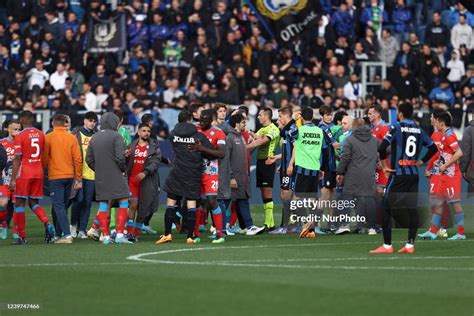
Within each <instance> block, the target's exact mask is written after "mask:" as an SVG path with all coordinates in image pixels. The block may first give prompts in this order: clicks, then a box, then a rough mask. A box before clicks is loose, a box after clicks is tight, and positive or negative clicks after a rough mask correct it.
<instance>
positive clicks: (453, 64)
mask: <svg viewBox="0 0 474 316" xmlns="http://www.w3.org/2000/svg"><path fill="white" fill-rule="evenodd" d="M452 54H456V57H454V59H451V60H450V61H448V65H447V66H446V68H448V69H449V74H448V80H449V81H450V82H459V81H461V78H462V77H463V76H464V75H465V74H466V68H465V67H464V63H463V61H462V60H461V59H459V56H460V54H459V51H458V50H456V49H455V50H453V52H452Z"/></svg>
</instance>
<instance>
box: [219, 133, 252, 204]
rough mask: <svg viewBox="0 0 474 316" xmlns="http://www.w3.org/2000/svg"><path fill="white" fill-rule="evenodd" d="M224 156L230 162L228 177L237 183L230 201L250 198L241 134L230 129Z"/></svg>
mask: <svg viewBox="0 0 474 316" xmlns="http://www.w3.org/2000/svg"><path fill="white" fill-rule="evenodd" d="M226 149H227V151H226V154H225V155H226V156H227V157H229V161H230V176H231V178H232V179H235V181H236V182H237V188H235V189H234V188H233V189H232V199H248V198H249V197H250V193H251V191H252V190H251V188H250V174H249V166H248V162H249V161H248V159H247V145H246V142H245V139H244V137H243V136H242V134H240V133H238V132H237V131H236V130H235V129H232V130H231V131H230V133H229V135H227V139H226Z"/></svg>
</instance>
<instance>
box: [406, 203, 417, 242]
mask: <svg viewBox="0 0 474 316" xmlns="http://www.w3.org/2000/svg"><path fill="white" fill-rule="evenodd" d="M408 220H409V222H408V243H409V244H412V245H414V244H415V239H416V231H417V229H418V221H419V218H418V210H417V209H416V208H408Z"/></svg>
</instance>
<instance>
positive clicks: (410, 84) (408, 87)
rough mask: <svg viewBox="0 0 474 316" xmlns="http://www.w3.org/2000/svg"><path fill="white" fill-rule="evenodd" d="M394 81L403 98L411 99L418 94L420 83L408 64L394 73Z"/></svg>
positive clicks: (394, 85)
mask: <svg viewBox="0 0 474 316" xmlns="http://www.w3.org/2000/svg"><path fill="white" fill-rule="evenodd" d="M392 82H393V87H394V88H395V89H396V90H397V91H398V95H399V96H400V99H401V100H411V99H412V98H415V97H417V96H418V91H419V87H418V83H417V82H416V80H415V78H414V77H413V75H412V74H411V73H410V70H409V69H408V66H407V65H403V66H401V67H400V70H399V71H398V73H396V74H395V75H394V77H393V79H392Z"/></svg>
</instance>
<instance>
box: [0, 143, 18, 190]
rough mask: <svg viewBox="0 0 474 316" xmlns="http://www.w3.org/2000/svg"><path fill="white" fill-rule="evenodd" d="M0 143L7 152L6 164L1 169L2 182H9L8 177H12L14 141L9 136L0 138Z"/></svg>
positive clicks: (6, 183) (5, 183)
mask: <svg viewBox="0 0 474 316" xmlns="http://www.w3.org/2000/svg"><path fill="white" fill-rule="evenodd" d="M0 144H1V145H2V146H3V148H5V151H6V152H7V157H8V160H7V165H6V166H5V169H3V174H2V178H3V184H4V185H8V184H10V179H11V178H12V168H13V158H15V141H14V140H10V139H9V138H3V139H0Z"/></svg>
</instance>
